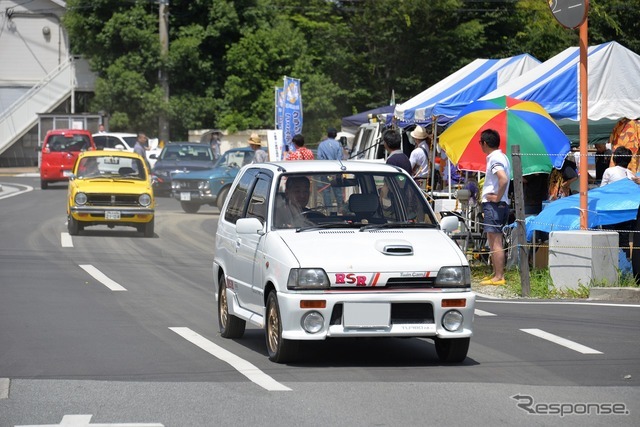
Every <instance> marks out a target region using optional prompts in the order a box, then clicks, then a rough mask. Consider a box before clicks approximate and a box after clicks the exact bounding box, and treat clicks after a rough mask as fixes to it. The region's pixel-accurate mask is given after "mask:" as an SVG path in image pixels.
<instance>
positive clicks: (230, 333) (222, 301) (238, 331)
mask: <svg viewBox="0 0 640 427" xmlns="http://www.w3.org/2000/svg"><path fill="white" fill-rule="evenodd" d="M218 327H219V329H220V335H221V336H222V337H223V338H242V336H243V335H244V329H245V327H246V322H245V321H244V320H242V319H239V318H238V317H236V316H234V315H232V314H229V302H228V301H227V281H226V279H225V278H224V275H223V276H222V277H221V278H220V292H219V293H218Z"/></svg>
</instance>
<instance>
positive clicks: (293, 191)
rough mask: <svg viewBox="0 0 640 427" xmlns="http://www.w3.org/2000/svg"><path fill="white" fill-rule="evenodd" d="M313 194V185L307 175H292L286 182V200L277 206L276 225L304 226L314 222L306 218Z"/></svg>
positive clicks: (279, 201) (280, 226)
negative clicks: (308, 204)
mask: <svg viewBox="0 0 640 427" xmlns="http://www.w3.org/2000/svg"><path fill="white" fill-rule="evenodd" d="M310 196H311V185H310V181H309V178H307V177H306V176H292V177H289V178H288V179H287V182H286V183H285V191H284V200H278V204H277V206H276V225H277V227H279V228H292V227H304V226H307V225H311V224H312V223H311V222H310V221H309V220H307V219H306V218H305V212H308V211H309V210H310V209H309V208H308V207H307V203H309V197H310Z"/></svg>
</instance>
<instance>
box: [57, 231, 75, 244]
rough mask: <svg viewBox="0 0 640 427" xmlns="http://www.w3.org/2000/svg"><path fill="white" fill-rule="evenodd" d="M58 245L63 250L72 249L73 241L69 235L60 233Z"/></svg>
mask: <svg viewBox="0 0 640 427" xmlns="http://www.w3.org/2000/svg"><path fill="white" fill-rule="evenodd" d="M60 243H61V244H62V247H63V248H72V247H73V240H71V235H70V234H69V233H60Z"/></svg>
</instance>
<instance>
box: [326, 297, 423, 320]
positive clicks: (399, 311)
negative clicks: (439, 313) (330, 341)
mask: <svg viewBox="0 0 640 427" xmlns="http://www.w3.org/2000/svg"><path fill="white" fill-rule="evenodd" d="M329 323H330V324H331V325H341V324H342V303H339V304H336V305H335V306H334V307H333V311H332V312H331V320H330V322H329ZM433 323H434V318H433V306H432V305H431V304H430V303H427V302H420V303H417V302H395V303H391V324H392V325H393V324H396V325H401V324H433Z"/></svg>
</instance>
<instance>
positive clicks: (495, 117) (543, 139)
mask: <svg viewBox="0 0 640 427" xmlns="http://www.w3.org/2000/svg"><path fill="white" fill-rule="evenodd" d="M485 129H494V130H496V131H498V133H499V134H500V149H501V150H502V152H503V153H506V154H507V156H509V158H511V147H512V146H513V145H519V146H520V153H521V159H522V174H523V175H530V174H534V173H550V172H551V170H552V168H554V167H555V168H558V169H559V168H561V167H562V162H563V161H564V158H565V157H566V155H567V153H568V152H569V150H570V149H571V142H570V141H569V138H567V136H566V135H565V134H564V132H562V130H561V129H560V128H559V127H558V125H557V124H556V122H555V121H553V119H552V118H551V116H550V115H549V114H548V113H547V112H546V111H545V109H544V108H542V106H541V105H540V104H538V103H536V102H533V101H521V100H519V99H515V98H511V97H508V96H501V97H499V98H495V99H488V100H484V101H475V102H472V103H471V104H469V105H468V106H467V107H465V108H464V109H463V110H462V111H461V112H460V114H459V115H458V117H457V118H456V120H455V121H454V122H453V124H452V125H451V126H450V127H449V128H447V130H445V131H444V132H443V133H442V135H440V141H439V143H440V146H441V147H442V148H443V149H444V151H445V152H446V153H447V156H448V157H449V158H450V159H451V161H452V162H453V163H455V164H457V165H458V169H460V170H469V171H481V172H484V171H485V169H486V158H487V156H486V154H484V153H483V152H482V149H481V148H480V143H479V142H480V134H481V133H482V131H484V130H485ZM512 176H513V175H512Z"/></svg>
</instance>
